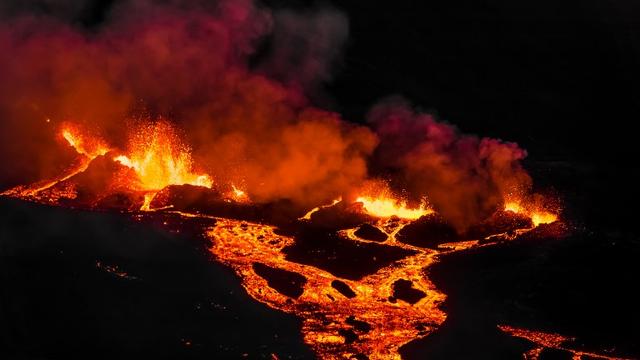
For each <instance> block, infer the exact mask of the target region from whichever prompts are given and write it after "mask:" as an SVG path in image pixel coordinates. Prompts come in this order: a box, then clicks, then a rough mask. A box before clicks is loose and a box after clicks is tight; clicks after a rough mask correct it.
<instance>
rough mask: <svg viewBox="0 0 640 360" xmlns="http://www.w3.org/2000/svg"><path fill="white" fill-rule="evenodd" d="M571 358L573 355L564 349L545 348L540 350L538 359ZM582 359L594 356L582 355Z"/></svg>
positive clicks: (568, 359) (569, 359)
mask: <svg viewBox="0 0 640 360" xmlns="http://www.w3.org/2000/svg"><path fill="white" fill-rule="evenodd" d="M573 358H574V357H573V354H572V353H570V352H568V351H564V350H557V349H549V348H547V349H544V350H542V352H541V353H540V360H571V359H573ZM583 359H585V360H589V359H594V358H590V357H583Z"/></svg>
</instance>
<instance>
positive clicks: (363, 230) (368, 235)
mask: <svg viewBox="0 0 640 360" xmlns="http://www.w3.org/2000/svg"><path fill="white" fill-rule="evenodd" d="M355 234H356V236H358V237H359V238H362V239H365V240H372V241H380V242H383V241H386V240H387V234H385V233H384V232H382V231H380V229H378V228H377V227H375V226H373V225H371V224H362V225H360V227H359V228H358V230H356V232H355Z"/></svg>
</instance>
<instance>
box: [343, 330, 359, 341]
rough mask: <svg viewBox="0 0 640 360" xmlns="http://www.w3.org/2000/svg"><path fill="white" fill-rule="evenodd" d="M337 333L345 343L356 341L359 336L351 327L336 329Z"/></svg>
mask: <svg viewBox="0 0 640 360" xmlns="http://www.w3.org/2000/svg"><path fill="white" fill-rule="evenodd" d="M338 334H340V335H342V337H344V342H345V343H346V344H351V343H353V342H355V341H357V340H358V338H359V336H358V334H356V332H355V331H353V330H351V329H340V330H338Z"/></svg>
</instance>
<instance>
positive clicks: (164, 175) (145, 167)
mask: <svg viewBox="0 0 640 360" xmlns="http://www.w3.org/2000/svg"><path fill="white" fill-rule="evenodd" d="M114 160H115V161H117V162H119V163H120V164H122V165H124V166H126V167H129V168H131V169H133V170H134V171H135V172H136V174H137V176H138V181H137V182H136V183H135V184H134V187H135V188H137V189H138V190H144V191H159V190H162V189H163V188H165V187H166V186H169V185H184V184H189V185H195V186H204V187H208V188H210V187H211V186H212V185H213V180H211V177H209V175H207V174H197V173H194V172H193V161H192V159H191V153H190V150H189V148H188V147H187V146H186V145H184V144H183V143H182V142H181V141H180V138H179V137H178V136H177V134H176V132H175V130H174V128H173V127H172V126H171V125H170V124H169V123H168V122H166V121H158V122H156V123H154V124H151V125H147V126H141V127H140V128H139V129H138V131H136V132H134V135H133V136H132V137H131V139H130V142H129V152H128V153H127V155H119V156H116V157H115V158H114Z"/></svg>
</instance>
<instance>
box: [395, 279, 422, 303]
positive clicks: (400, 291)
mask: <svg viewBox="0 0 640 360" xmlns="http://www.w3.org/2000/svg"><path fill="white" fill-rule="evenodd" d="M393 296H394V298H396V299H400V300H404V301H406V302H408V303H409V304H412V305H413V304H415V303H417V302H418V301H420V299H422V298H423V297H425V296H427V294H425V293H424V292H422V291H420V290H418V289H415V288H414V287H413V283H412V282H411V281H409V280H405V279H400V280H397V281H396V282H394V283H393Z"/></svg>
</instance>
